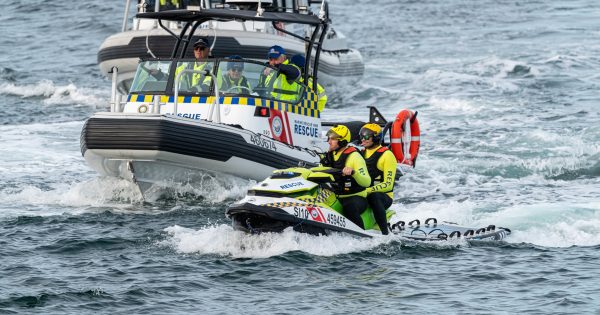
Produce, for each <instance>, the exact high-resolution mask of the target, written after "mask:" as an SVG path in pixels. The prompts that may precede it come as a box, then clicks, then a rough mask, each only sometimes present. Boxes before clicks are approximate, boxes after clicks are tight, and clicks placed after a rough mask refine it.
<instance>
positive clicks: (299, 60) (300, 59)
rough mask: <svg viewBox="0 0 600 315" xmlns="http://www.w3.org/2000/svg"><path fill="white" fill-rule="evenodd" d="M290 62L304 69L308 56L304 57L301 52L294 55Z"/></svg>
mask: <svg viewBox="0 0 600 315" xmlns="http://www.w3.org/2000/svg"><path fill="white" fill-rule="evenodd" d="M290 62H291V63H292V64H294V65H296V66H298V68H300V69H304V65H305V64H306V58H304V56H302V55H300V54H298V55H293V56H292V58H290Z"/></svg>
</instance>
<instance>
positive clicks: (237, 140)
mask: <svg viewBox="0 0 600 315" xmlns="http://www.w3.org/2000/svg"><path fill="white" fill-rule="evenodd" d="M257 139H258V140H257ZM259 140H260V141H259ZM81 151H82V155H83V156H84V158H85V160H86V162H87V163H88V164H89V165H90V167H91V168H93V169H94V170H96V171H97V172H98V173H99V174H100V175H102V176H111V177H121V178H124V179H127V180H131V181H133V182H135V183H137V184H138V185H140V188H142V192H144V190H145V189H147V188H149V187H150V186H151V185H154V184H158V185H168V184H170V183H188V182H194V181H195V180H197V179H199V178H201V177H202V175H203V174H204V173H205V172H213V173H214V172H216V173H223V174H231V175H235V176H237V177H240V178H245V179H253V180H261V179H264V178H265V177H267V176H269V175H270V174H271V172H272V171H273V170H275V169H278V168H285V167H293V166H297V165H298V164H307V165H314V164H316V163H318V161H319V158H318V155H317V154H315V153H314V152H312V151H310V150H306V149H301V148H298V147H294V146H290V145H287V144H284V143H281V142H278V141H274V140H273V139H270V138H267V137H264V136H261V135H258V134H255V133H253V132H251V131H249V130H246V129H242V128H239V127H234V126H230V125H224V124H217V123H212V122H208V121H203V120H192V119H187V118H181V117H175V116H171V115H160V114H155V115H153V114H123V113H97V114H95V115H94V116H92V117H91V118H90V119H89V120H88V121H87V122H86V124H85V126H84V128H83V130H82V135H81Z"/></svg>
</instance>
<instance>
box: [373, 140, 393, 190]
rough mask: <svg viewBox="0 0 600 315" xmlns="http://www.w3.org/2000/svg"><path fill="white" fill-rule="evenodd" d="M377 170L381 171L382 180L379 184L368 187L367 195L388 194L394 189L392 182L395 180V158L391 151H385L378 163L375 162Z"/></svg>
mask: <svg viewBox="0 0 600 315" xmlns="http://www.w3.org/2000/svg"><path fill="white" fill-rule="evenodd" d="M377 168H378V169H380V170H381V171H383V178H382V181H381V183H379V184H377V185H375V186H373V187H369V188H368V189H367V194H370V193H374V192H382V193H385V192H389V191H392V189H394V181H395V178H396V157H395V156H394V154H393V153H392V151H389V150H388V151H385V152H384V153H383V154H382V155H381V157H380V158H379V161H377Z"/></svg>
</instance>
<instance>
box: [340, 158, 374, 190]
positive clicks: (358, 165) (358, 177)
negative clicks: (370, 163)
mask: <svg viewBox="0 0 600 315" xmlns="http://www.w3.org/2000/svg"><path fill="white" fill-rule="evenodd" d="M346 166H349V167H351V168H352V169H354V174H352V177H353V178H354V180H355V181H356V182H357V183H358V184H359V185H361V186H362V187H365V188H366V187H369V186H370V185H371V176H369V171H368V170H367V163H365V159H364V158H363V157H362V155H360V153H358V152H352V153H351V154H350V155H349V156H348V160H346Z"/></svg>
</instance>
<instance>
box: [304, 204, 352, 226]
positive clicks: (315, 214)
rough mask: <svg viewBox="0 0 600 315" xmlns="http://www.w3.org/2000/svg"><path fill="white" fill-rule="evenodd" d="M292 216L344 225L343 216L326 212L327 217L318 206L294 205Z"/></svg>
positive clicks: (344, 219)
mask: <svg viewBox="0 0 600 315" xmlns="http://www.w3.org/2000/svg"><path fill="white" fill-rule="evenodd" d="M294 216H296V217H298V218H300V219H305V220H312V221H317V222H322V223H328V224H331V225H335V226H339V227H346V218H345V217H343V216H341V215H337V214H333V213H328V214H327V217H325V216H324V215H323V212H322V211H321V209H320V208H319V207H306V208H304V207H294Z"/></svg>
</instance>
